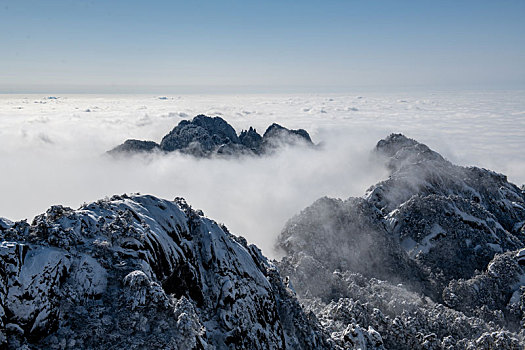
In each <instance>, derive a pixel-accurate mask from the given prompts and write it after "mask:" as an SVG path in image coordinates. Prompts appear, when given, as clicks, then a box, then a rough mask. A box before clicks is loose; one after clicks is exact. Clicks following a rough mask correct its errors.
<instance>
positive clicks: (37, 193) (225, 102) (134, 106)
mask: <svg viewBox="0 0 525 350" xmlns="http://www.w3.org/2000/svg"><path fill="white" fill-rule="evenodd" d="M159 97H161V96H153V95H147V96H146V95H126V96H119V95H60V96H44V95H0V164H1V170H0V193H1V194H2V196H1V199H0V216H2V217H6V218H9V219H11V220H19V219H23V218H28V219H29V220H31V219H32V217H33V216H35V215H37V214H39V213H42V212H44V211H45V210H46V209H47V208H48V207H49V206H50V205H53V204H63V205H66V206H71V207H73V208H77V207H78V206H79V205H80V204H81V203H83V202H90V201H94V200H97V199H99V198H104V197H106V196H111V195H113V194H122V193H136V192H140V193H148V194H153V195H156V196H159V197H163V198H168V199H172V198H174V197H177V196H182V197H185V198H186V199H187V201H188V202H189V203H190V204H191V205H192V206H193V207H196V208H200V209H202V210H204V212H205V214H206V215H207V216H209V217H211V218H213V219H215V220H217V221H219V222H222V223H224V224H226V226H227V227H228V228H229V229H230V231H232V232H233V233H235V234H238V235H243V236H245V237H246V238H247V239H248V241H249V242H251V243H255V244H257V245H258V246H259V247H260V248H262V250H263V252H264V253H265V254H267V255H270V256H275V253H274V252H273V251H272V247H273V242H274V241H275V237H276V236H277V235H278V233H279V231H280V229H281V228H282V227H283V225H284V223H285V222H286V220H287V219H289V218H290V217H291V216H293V215H294V214H296V213H298V212H299V211H300V210H301V209H303V208H305V207H306V206H308V205H309V204H311V203H312V202H313V201H314V200H316V199H318V198H320V197H322V196H331V197H339V198H347V197H349V196H361V195H363V194H364V193H365V191H366V189H367V188H368V187H369V186H371V185H373V184H374V183H376V182H377V181H379V180H381V179H384V178H386V177H387V176H388V174H387V172H386V170H385V169H384V168H383V167H382V166H381V164H379V163H378V162H377V161H376V160H374V158H372V157H370V151H371V149H372V148H373V147H374V145H375V144H376V142H377V141H378V140H379V139H381V138H383V137H385V136H387V135H388V134H389V133H391V132H401V133H403V134H405V135H406V136H409V137H412V138H415V139H417V140H418V141H420V142H423V143H425V144H427V145H428V146H430V147H431V148H433V149H434V150H436V151H438V152H439V153H441V154H442V155H443V156H445V157H446V158H448V159H449V160H451V161H452V162H454V163H457V164H461V165H476V166H481V167H485V168H490V169H492V170H495V171H497V172H501V173H504V174H506V175H507V176H508V177H509V180H510V181H512V182H514V183H516V184H517V185H521V184H523V183H525V151H524V150H525V92H524V91H499V92H479V91H478V92H433V93H431V92H420V93H396V94H394V93H392V94H372V93H366V94H363V95H357V94H352V95H342V94H330V95H329V94H322V95H319V94H302V95H263V94H259V95H205V96H204V95H167V96H162V98H159ZM197 114H206V115H210V116H220V117H222V118H224V119H226V120H227V121H228V122H229V123H230V124H232V125H233V126H234V127H235V128H236V130H237V131H238V132H240V130H242V129H247V128H248V127H249V126H253V127H255V128H256V129H257V131H258V132H259V133H261V134H262V133H263V132H264V130H265V129H266V127H268V126H269V125H270V124H271V123H273V122H277V123H279V124H281V125H283V126H285V127H288V128H304V129H306V130H307V131H308V132H309V133H310V135H311V136H312V139H313V141H314V142H316V143H318V142H322V143H323V145H324V146H323V147H322V148H321V149H320V150H317V151H312V150H309V149H302V148H286V149H284V150H283V151H282V152H279V153H278V154H276V155H274V156H271V157H262V158H250V157H245V158H240V159H195V158H192V157H190V156H184V155H180V154H176V153H173V154H169V155H154V156H133V157H129V158H124V159H114V158H111V157H108V156H106V155H105V152H106V151H107V150H109V149H111V148H113V147H115V146H116V145H118V144H120V143H122V142H123V141H124V140H126V139H128V138H136V139H143V140H153V141H157V142H159V141H160V139H161V138H162V136H163V135H165V134H166V133H168V132H169V131H170V130H171V129H172V128H173V127H174V126H176V125H177V124H178V123H179V122H180V121H181V120H183V119H190V118H192V117H193V116H195V115H197Z"/></svg>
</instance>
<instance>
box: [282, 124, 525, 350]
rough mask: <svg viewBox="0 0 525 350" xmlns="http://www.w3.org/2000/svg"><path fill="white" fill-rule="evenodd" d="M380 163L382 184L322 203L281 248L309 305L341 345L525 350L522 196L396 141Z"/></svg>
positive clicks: (492, 176)
mask: <svg viewBox="0 0 525 350" xmlns="http://www.w3.org/2000/svg"><path fill="white" fill-rule="evenodd" d="M374 153H375V154H376V155H377V156H378V158H379V159H383V160H384V161H385V163H386V165H387V167H388V168H389V169H390V170H391V174H390V176H389V178H388V179H387V180H384V181H382V182H380V183H378V184H377V185H374V186H372V187H371V188H370V189H369V190H368V191H367V193H366V194H365V196H363V197H362V198H349V199H347V200H338V199H331V198H323V199H320V200H318V201H316V202H315V203H314V204H312V205H311V206H310V207H308V208H306V209H305V210H303V211H302V212H301V213H300V214H299V215H297V216H296V217H294V218H292V219H291V220H290V221H289V222H288V223H287V225H286V226H285V228H284V229H283V231H282V233H281V235H280V237H279V240H278V244H277V245H278V248H279V249H281V250H283V251H284V253H285V257H284V258H283V259H282V260H281V262H279V264H278V265H279V267H280V269H281V272H282V273H283V274H284V275H286V276H289V280H290V284H291V285H292V286H293V288H294V290H295V291H296V292H297V295H298V297H299V298H300V299H301V301H302V303H303V304H304V305H305V306H306V307H307V308H308V309H311V310H312V311H313V312H314V313H315V314H316V315H317V316H318V317H319V318H320V320H321V322H322V323H323V325H324V326H325V327H326V329H327V331H328V332H331V333H332V338H333V339H334V341H336V342H337V343H338V344H342V342H341V334H343V333H344V332H345V330H347V329H348V327H350V328H351V329H359V330H367V329H368V327H371V329H372V330H373V331H374V332H378V333H379V334H380V335H381V339H382V344H384V346H385V348H387V349H405V348H411V349H417V348H421V349H427V348H450V349H471V348H479V347H482V348H483V346H485V347H487V348H491V346H495V345H494V344H499V345H501V344H503V345H501V346H504V347H502V348H505V349H514V348H523V346H524V345H523V344H524V343H523V341H524V339H525V330H524V329H525V328H524V325H525V307H522V303H523V302H522V300H523V299H524V297H523V296H522V295H523V293H524V291H525V287H524V286H525V277H524V276H525V269H524V266H523V265H521V264H520V258H519V253H518V252H520V251H521V250H520V249H522V248H524V246H525V237H524V236H523V233H524V231H523V225H524V223H525V194H524V192H523V190H522V189H520V188H518V187H517V186H515V185H513V184H511V183H509V182H508V181H507V178H506V177H505V176H504V175H501V174H497V173H494V172H492V171H489V170H486V169H480V168H475V167H461V166H456V165H453V164H452V163H450V162H449V161H447V160H446V159H444V158H443V157H442V156H441V155H439V154H438V153H437V152H435V151H433V150H431V149H430V148H429V147H428V146H426V145H423V144H421V143H419V142H417V141H415V140H412V139H409V138H406V137H405V136H403V135H401V134H392V135H390V136H389V137H387V138H386V139H384V140H381V141H379V142H378V144H377V146H376V148H375V151H374ZM517 254H518V255H517ZM396 286H397V287H396ZM341 315H344V317H342V316H341ZM381 315H382V316H381ZM341 317H342V318H341ZM380 320H382V321H380ZM357 327H359V328H357ZM455 329H456V330H455ZM342 332H343V333H342ZM354 333H355V332H354ZM363 334H364V333H363ZM372 334H374V333H373V332H372ZM360 339H367V336H363V337H361V338H360ZM378 344H379V343H378ZM499 345H498V346H499ZM352 346H353V347H357V345H352ZM367 346H368V347H370V346H371V345H367Z"/></svg>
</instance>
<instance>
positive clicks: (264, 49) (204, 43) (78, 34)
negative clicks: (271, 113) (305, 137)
mask: <svg viewBox="0 0 525 350" xmlns="http://www.w3.org/2000/svg"><path fill="white" fill-rule="evenodd" d="M523 18H525V1H522V0H520V1H507V0H503V1H483V0H481V1H479V0H478V1H350V0H348V1H330V0H329V1H286V0H285V1H229V0H225V1H133V0H126V1H71V0H60V1H52V0H51V1H45V2H44V1H26V0H16V1H11V0H0V50H1V55H0V63H1V64H0V93H15V92H21V93H30V92H49V93H51V92H71V93H90V92H91V93H103V92H118V93H120V92H122V93H149V92H159V93H161V92H173V91H175V92H179V93H182V92H280V91H284V92H304V91H307V92H312V91H313V92H323V91H346V90H352V89H355V88H363V87H366V88H370V89H372V90H373V89H381V88H387V89H388V88H389V87H392V88H399V87H431V88H432V87H437V88H449V87H450V88H483V89H487V88H496V89H514V88H524V87H525V21H523Z"/></svg>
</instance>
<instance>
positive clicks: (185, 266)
mask: <svg viewBox="0 0 525 350" xmlns="http://www.w3.org/2000/svg"><path fill="white" fill-rule="evenodd" d="M0 232H1V241H2V243H1V244H0V272H1V274H0V276H2V278H1V279H0V322H1V323H0V344H1V345H2V346H6V345H7V347H8V348H10V349H16V348H20V347H22V346H25V345H29V346H30V348H42V349H44V348H46V349H47V348H92V349H95V348H96V349H99V348H113V349H114V348H118V349H123V348H136V349H143V348H155V349H192V348H195V349H212V348H217V349H223V348H237V349H240V348H244V349H284V348H288V349H295V348H303V349H312V348H328V347H329V343H328V342H327V341H326V340H325V339H326V337H325V336H324V334H323V333H322V332H321V330H320V328H319V326H318V323H317V321H316V319H315V317H314V318H311V317H309V316H307V315H306V314H305V313H304V312H303V310H302V309H301V307H300V306H299V304H298V302H297V300H296V299H295V297H294V296H293V293H292V292H291V291H290V290H289V289H288V288H287V287H286V286H285V285H284V284H283V282H282V280H281V278H280V277H279V274H278V272H277V270H276V268H275V266H274V265H272V263H271V262H269V261H268V260H267V259H266V258H264V257H263V256H262V255H261V253H260V251H259V250H258V249H257V248H256V247H255V246H253V245H251V246H249V245H247V243H246V241H245V240H244V239H243V238H240V237H236V236H233V235H232V234H230V233H229V232H228V230H227V229H226V228H225V227H224V226H221V225H218V224H217V223H216V222H214V221H212V220H210V219H208V218H205V217H204V216H202V213H201V212H199V211H195V210H193V209H192V208H191V207H190V206H188V205H187V204H186V202H185V201H184V200H182V199H176V200H175V201H173V202H172V201H167V200H161V199H158V198H155V197H152V196H141V195H133V196H127V195H123V196H115V197H113V198H111V199H107V200H100V201H98V202H95V203H91V204H88V205H84V206H83V207H81V208H80V209H78V210H72V209H70V208H64V207H62V206H54V207H52V208H50V209H49V210H48V211H47V212H46V213H45V214H42V215H40V216H37V217H36V218H35V219H34V221H33V223H32V224H28V223H26V222H16V223H13V222H10V221H8V220H2V221H1V225H0Z"/></svg>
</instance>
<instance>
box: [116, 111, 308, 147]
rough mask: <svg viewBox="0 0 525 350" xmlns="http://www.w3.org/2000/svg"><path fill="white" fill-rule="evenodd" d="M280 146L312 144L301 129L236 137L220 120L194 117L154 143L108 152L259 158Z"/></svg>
mask: <svg viewBox="0 0 525 350" xmlns="http://www.w3.org/2000/svg"><path fill="white" fill-rule="evenodd" d="M283 145H308V146H313V142H312V140H311V138H310V135H309V134H308V132H306V131H305V130H303V129H298V130H290V129H287V128H285V127H282V126H280V125H279V124H275V123H274V124H272V125H270V126H269V127H268V129H266V131H265V133H264V134H263V136H261V135H260V134H259V133H257V131H256V130H255V129H254V128H252V127H250V128H249V129H248V130H246V131H245V130H243V131H241V133H240V134H239V135H237V132H236V131H235V129H234V128H233V127H232V126H231V125H230V124H228V122H226V121H225V120H224V119H222V118H221V117H214V118H212V117H208V116H205V115H202V114H201V115H198V116H196V117H195V118H193V119H192V120H191V121H190V120H183V121H181V122H180V123H179V124H178V125H177V126H176V127H175V128H173V130H172V131H170V132H169V133H168V134H167V135H166V136H164V137H163V138H162V140H161V142H160V144H157V143H156V142H154V141H141V140H133V139H131V140H126V141H125V142H124V143H123V144H121V145H119V146H117V147H115V148H113V149H112V150H110V151H109V152H108V153H109V154H112V155H119V154H126V153H140V152H154V151H161V152H173V151H178V152H181V153H185V154H191V155H193V156H196V157H209V156H212V155H223V156H234V155H262V154H268V153H271V152H273V151H275V150H276V149H277V148H279V147H280V146H283Z"/></svg>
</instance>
